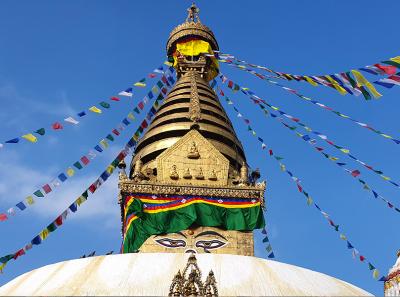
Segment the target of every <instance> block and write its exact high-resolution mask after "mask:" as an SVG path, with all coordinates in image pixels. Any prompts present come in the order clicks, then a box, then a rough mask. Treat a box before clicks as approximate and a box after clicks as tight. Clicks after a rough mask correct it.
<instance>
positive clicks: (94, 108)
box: [89, 106, 101, 113]
mask: <svg viewBox="0 0 400 297" xmlns="http://www.w3.org/2000/svg"><path fill="white" fill-rule="evenodd" d="M89 110H90V111H92V112H94V113H101V109H99V108H97V107H96V106H92V107H91V108H89Z"/></svg>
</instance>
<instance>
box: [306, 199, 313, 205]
mask: <svg viewBox="0 0 400 297" xmlns="http://www.w3.org/2000/svg"><path fill="white" fill-rule="evenodd" d="M312 203H313V200H312V198H311V197H308V198H307V205H311V204H312Z"/></svg>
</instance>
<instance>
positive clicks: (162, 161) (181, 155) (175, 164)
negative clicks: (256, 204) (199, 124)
mask: <svg viewBox="0 0 400 297" xmlns="http://www.w3.org/2000/svg"><path fill="white" fill-rule="evenodd" d="M156 162H157V181H158V182H162V183H172V184H177V185H204V186H213V185H216V186H224V185H227V184H228V170H229V161H228V159H226V158H225V157H224V156H223V155H222V154H221V153H220V152H219V151H218V150H217V149H216V148H215V147H214V146H213V145H212V144H211V142H209V141H208V140H207V139H206V138H204V137H203V136H202V135H201V134H200V133H199V132H198V131H197V130H195V129H192V130H190V131H189V132H188V133H187V134H185V135H184V136H183V137H182V138H181V139H180V140H178V141H177V142H176V143H175V144H174V145H173V146H171V147H170V148H168V149H167V150H165V151H164V152H163V153H162V154H160V155H159V156H158V157H157V159H156Z"/></svg>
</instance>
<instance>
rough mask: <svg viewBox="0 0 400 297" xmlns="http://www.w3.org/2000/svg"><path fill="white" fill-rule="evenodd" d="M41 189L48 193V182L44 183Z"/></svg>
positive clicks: (49, 190)
mask: <svg viewBox="0 0 400 297" xmlns="http://www.w3.org/2000/svg"><path fill="white" fill-rule="evenodd" d="M42 189H43V191H44V192H45V193H46V194H48V193H50V192H51V188H50V186H49V185H48V184H45V185H44V186H43V187H42Z"/></svg>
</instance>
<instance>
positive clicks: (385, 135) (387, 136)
mask: <svg viewBox="0 0 400 297" xmlns="http://www.w3.org/2000/svg"><path fill="white" fill-rule="evenodd" d="M381 135H382V136H383V137H386V138H393V137H392V136H390V135H387V134H383V133H382V134H381Z"/></svg>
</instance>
